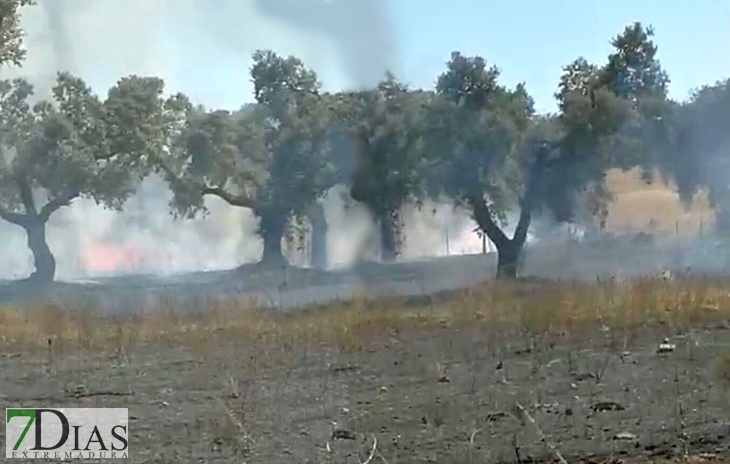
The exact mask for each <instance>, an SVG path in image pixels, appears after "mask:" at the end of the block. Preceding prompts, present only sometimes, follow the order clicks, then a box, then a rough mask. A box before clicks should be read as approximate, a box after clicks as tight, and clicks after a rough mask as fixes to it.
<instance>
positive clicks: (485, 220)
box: [467, 193, 509, 248]
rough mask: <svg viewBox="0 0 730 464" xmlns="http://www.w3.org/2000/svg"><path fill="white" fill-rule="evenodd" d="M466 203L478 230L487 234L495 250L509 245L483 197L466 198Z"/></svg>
mask: <svg viewBox="0 0 730 464" xmlns="http://www.w3.org/2000/svg"><path fill="white" fill-rule="evenodd" d="M467 203H468V204H469V206H471V210H472V215H473V216H474V220H475V221H476V222H477V225H478V226H479V228H480V229H482V230H483V231H484V233H486V234H487V237H489V239H490V240H491V241H492V242H494V244H495V245H496V246H497V248H501V247H503V246H505V245H507V244H508V243H509V238H507V236H506V235H505V234H504V232H502V229H500V228H499V226H498V225H497V223H496V222H494V219H493V218H492V212H491V211H489V207H488V206H487V203H486V202H485V201H484V195H483V194H482V193H480V194H478V195H477V194H472V195H469V197H468V198H467Z"/></svg>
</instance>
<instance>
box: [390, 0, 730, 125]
mask: <svg viewBox="0 0 730 464" xmlns="http://www.w3.org/2000/svg"><path fill="white" fill-rule="evenodd" d="M588 5H590V6H588ZM391 6H392V8H393V9H392V19H393V23H394V26H395V29H396V31H397V34H398V44H399V47H398V48H399V50H398V52H399V56H398V60H399V61H400V62H402V63H403V69H402V70H401V75H402V76H403V78H404V79H406V80H408V81H409V82H412V83H413V84H415V85H425V86H430V85H432V83H433V81H434V78H435V76H437V75H438V74H439V73H440V72H441V70H442V69H443V67H444V62H445V61H446V60H447V59H448V57H449V54H450V52H451V51H452V50H459V51H461V52H463V53H466V54H480V55H482V56H483V57H484V58H486V59H487V61H489V62H491V63H493V64H496V65H497V66H498V67H499V68H500V69H501V70H502V77H503V79H504V82H505V83H508V84H510V85H514V84H516V83H518V82H520V81H524V82H526V83H527V87H528V89H529V90H530V92H531V94H532V95H533V97H534V98H535V100H536V106H537V109H538V110H539V111H552V110H554V109H555V103H554V99H553V97H552V95H553V93H554V92H555V89H556V86H557V82H558V78H559V76H560V73H561V67H562V66H563V65H565V64H567V63H569V62H570V61H572V60H573V59H575V58H577V57H578V56H584V57H585V58H586V59H588V60H589V61H593V62H596V63H602V62H604V61H605V59H606V56H607V55H608V54H609V53H610V51H611V46H610V43H609V41H610V39H611V38H612V37H614V36H615V35H616V34H618V33H619V32H620V31H621V30H622V29H623V27H624V26H625V25H626V24H628V23H631V22H633V21H641V22H642V23H644V24H646V25H652V26H654V29H655V41H656V43H657V44H658V45H659V58H660V60H661V62H662V65H663V66H664V68H665V69H666V70H667V71H668V72H669V74H670V77H671V79H672V83H671V84H670V94H671V95H672V97H674V98H684V97H686V96H687V94H688V93H689V91H690V90H691V89H693V88H696V87H698V86H700V85H703V84H709V83H714V82H715V81H717V80H719V79H723V78H727V77H730V1H728V0H694V1H689V0H663V1H660V0H633V1H631V0H612V1H608V2H605V1H602V2H599V1H595V2H587V1H585V0H583V1H580V0H560V1H547V0H542V1H541V0H522V1H520V0H513V1H493V0H492V1H484V0H451V1H444V0H397V1H396V0H393V1H392V4H391Z"/></svg>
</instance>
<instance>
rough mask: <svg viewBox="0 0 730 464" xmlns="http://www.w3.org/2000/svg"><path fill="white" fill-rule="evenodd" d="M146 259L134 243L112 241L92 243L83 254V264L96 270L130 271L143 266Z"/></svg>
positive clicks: (90, 269) (88, 269)
mask: <svg viewBox="0 0 730 464" xmlns="http://www.w3.org/2000/svg"><path fill="white" fill-rule="evenodd" d="M144 261H145V260H144V256H143V254H142V253H141V251H140V250H139V249H138V248H137V247H135V246H134V245H131V244H119V243H111V242H98V243H92V244H90V245H89V246H87V247H86V248H84V250H83V252H82V255H81V266H82V267H83V268H84V269H86V270H87V271H94V272H116V271H126V272H130V271H134V270H138V269H139V268H140V267H142V266H143V264H144Z"/></svg>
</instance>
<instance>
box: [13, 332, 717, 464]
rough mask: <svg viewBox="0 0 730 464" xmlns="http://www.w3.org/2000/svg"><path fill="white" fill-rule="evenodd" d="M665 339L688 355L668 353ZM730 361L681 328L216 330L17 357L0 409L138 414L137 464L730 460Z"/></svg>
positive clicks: (709, 335)
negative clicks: (330, 338)
mask: <svg viewBox="0 0 730 464" xmlns="http://www.w3.org/2000/svg"><path fill="white" fill-rule="evenodd" d="M664 337H671V340H670V341H671V343H674V344H676V349H675V350H674V351H672V352H669V353H665V354H658V353H657V348H658V345H659V343H661V341H662V339H663V338H664ZM729 350H730V330H727V329H726V328H723V327H714V328H708V329H695V330H693V331H691V332H685V333H683V334H682V333H680V334H678V333H672V329H671V328H670V327H667V326H655V327H651V328H643V329H637V330H634V331H631V332H628V331H626V332H623V331H622V332H613V331H611V330H608V331H605V332H600V331H599V332H597V335H595V336H593V337H580V339H579V338H578V337H576V336H567V335H562V336H553V337H545V336H536V335H529V334H527V333H521V334H518V333H506V332H503V331H499V330H489V329H484V328H480V329H457V328H454V327H447V326H444V327H435V328H432V329H430V330H429V331H418V332H412V331H408V330H402V331H397V330H395V331H393V332H391V333H390V334H388V335H387V336H381V337H378V338H377V339H373V340H363V339H359V340H347V339H343V340H341V341H340V342H339V343H338V344H337V345H321V346H318V345H317V344H316V343H309V344H303V345H293V344H289V343H285V342H281V343H276V342H272V341H271V340H264V339H243V338H241V337H236V336H233V335H231V336H227V335H225V334H218V335H216V334H210V335H209V336H208V337H205V338H204V339H196V340H192V339H191V340H186V339H184V338H180V339H179V340H178V341H177V342H175V343H172V342H167V343H164V344H162V343H160V342H148V343H146V344H143V343H141V342H140V343H139V344H136V345H134V346H132V348H131V349H130V350H129V351H128V355H127V356H115V355H113V354H104V351H103V350H93V351H92V350H89V351H78V350H76V349H70V348H68V349H67V348H65V347H64V346H58V344H57V345H52V346H51V347H49V348H48V350H44V349H41V350H40V351H29V350H22V349H20V348H13V347H12V346H8V347H6V348H3V352H2V355H1V356H0V377H1V378H2V383H0V400H1V402H2V404H5V405H7V406H10V407H20V406H22V407H40V406H46V407H48V406H53V407H128V408H130V409H129V410H130V415H131V421H130V427H131V437H132V439H131V445H130V457H131V460H130V462H136V463H142V462H149V463H152V462H154V463H188V462H201V463H202V462H205V463H216V462H225V463H232V462H251V463H253V462H261V463H289V462H290V463H357V462H365V461H366V460H367V457H368V455H369V454H370V452H371V450H372V449H373V448H372V445H373V437H374V438H375V439H376V440H377V446H376V448H375V453H374V458H373V460H372V461H371V462H384V463H401V464H403V463H426V462H439V463H451V464H457V463H471V462H474V463H477V462H481V463H483V462H493V463H494V462H510V463H512V462H517V461H518V460H520V461H523V462H529V461H533V462H534V461H540V460H550V459H552V458H553V455H552V454H551V451H550V450H549V447H548V444H549V443H554V444H555V445H556V446H557V448H558V450H559V451H560V453H562V455H563V456H564V457H565V458H566V459H567V460H568V461H569V462H575V461H587V462H606V461H610V460H611V459H628V458H630V457H636V458H642V459H643V458H648V457H652V456H653V457H665V456H672V455H676V454H678V453H679V454H681V453H683V452H689V453H718V454H720V455H727V454H730V420H729V419H730V418H728V411H730V391H727V390H726V388H725V384H724V382H723V381H722V377H723V375H730V372H725V371H724V370H723V368H722V364H721V363H720V362H719V361H720V360H721V359H723V357H724V356H726V355H727V353H728V352H729ZM725 369H726V370H727V369H730V368H725ZM518 403H519V404H520V405H522V406H523V407H524V408H525V410H526V411H527V412H528V414H529V415H530V416H531V417H532V418H534V420H535V422H536V424H537V426H538V427H539V429H540V430H541V431H542V432H544V433H545V434H546V436H547V439H546V440H544V441H543V440H541V438H540V436H539V432H537V431H536V430H535V428H534V427H532V426H531V424H530V422H529V420H528V421H527V422H525V423H524V424H523V423H522V422H521V419H525V416H524V415H521V414H520V413H519V412H518V411H517V406H516V405H517V404H518ZM334 423H337V425H334ZM1 433H4V431H3V432H1ZM352 438H354V439H352ZM2 440H3V441H4V437H2Z"/></svg>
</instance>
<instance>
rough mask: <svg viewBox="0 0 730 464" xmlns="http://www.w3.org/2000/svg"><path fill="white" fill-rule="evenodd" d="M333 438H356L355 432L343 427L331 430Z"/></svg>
mask: <svg viewBox="0 0 730 464" xmlns="http://www.w3.org/2000/svg"><path fill="white" fill-rule="evenodd" d="M332 439H333V440H357V436H356V435H355V432H353V431H351V430H345V429H335V430H334V431H332Z"/></svg>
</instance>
